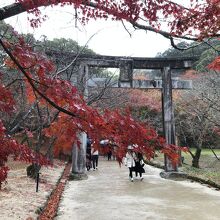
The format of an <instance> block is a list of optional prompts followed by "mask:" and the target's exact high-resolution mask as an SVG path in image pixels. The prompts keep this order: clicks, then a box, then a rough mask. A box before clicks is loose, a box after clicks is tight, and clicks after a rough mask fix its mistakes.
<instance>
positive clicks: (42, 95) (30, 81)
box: [0, 39, 79, 118]
mask: <svg viewBox="0 0 220 220" xmlns="http://www.w3.org/2000/svg"><path fill="white" fill-rule="evenodd" d="M0 44H1V46H2V47H3V49H4V50H5V52H6V53H7V54H8V56H9V57H10V58H11V59H12V61H13V62H14V63H15V64H16V66H17V67H18V68H19V70H20V71H21V72H22V73H23V74H24V76H25V77H26V78H27V80H28V82H29V83H30V85H31V87H32V88H33V89H34V90H35V91H36V92H37V93H38V94H39V95H40V96H41V97H42V98H44V99H45V100H46V101H47V102H48V103H49V104H50V105H51V106H53V107H54V108H56V109H57V110H59V111H61V112H63V113H65V114H67V115H70V116H73V117H78V118H79V116H77V115H75V114H74V113H73V112H70V111H68V110H66V109H64V108H62V107H60V106H59V105H57V104H56V103H54V102H53V101H52V100H51V99H49V98H48V97H47V96H46V95H44V94H43V93H42V92H41V91H40V90H38V88H37V87H36V86H35V85H34V83H33V80H32V78H31V77H30V76H29V75H28V74H27V73H26V71H25V70H24V68H23V67H22V66H21V65H20V63H19V62H18V61H17V59H16V58H15V57H14V56H13V54H12V53H11V52H10V51H9V50H8V48H7V47H6V46H5V44H4V43H3V41H2V40H1V39H0Z"/></svg>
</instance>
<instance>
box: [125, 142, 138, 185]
mask: <svg viewBox="0 0 220 220" xmlns="http://www.w3.org/2000/svg"><path fill="white" fill-rule="evenodd" d="M135 158H136V156H135V153H134V152H133V146H132V145H129V146H128V152H127V153H126V156H125V161H124V163H125V166H127V167H128V168H129V178H130V180H131V182H133V181H134V179H133V174H132V172H133V171H135Z"/></svg>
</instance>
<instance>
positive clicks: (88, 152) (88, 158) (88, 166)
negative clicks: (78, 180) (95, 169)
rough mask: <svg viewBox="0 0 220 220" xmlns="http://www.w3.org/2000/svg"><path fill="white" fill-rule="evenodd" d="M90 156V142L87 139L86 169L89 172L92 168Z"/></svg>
mask: <svg viewBox="0 0 220 220" xmlns="http://www.w3.org/2000/svg"><path fill="white" fill-rule="evenodd" d="M91 159H92V155H91V140H90V139H89V138H87V145H86V169H87V171H89V170H90V169H91V167H92V162H91Z"/></svg>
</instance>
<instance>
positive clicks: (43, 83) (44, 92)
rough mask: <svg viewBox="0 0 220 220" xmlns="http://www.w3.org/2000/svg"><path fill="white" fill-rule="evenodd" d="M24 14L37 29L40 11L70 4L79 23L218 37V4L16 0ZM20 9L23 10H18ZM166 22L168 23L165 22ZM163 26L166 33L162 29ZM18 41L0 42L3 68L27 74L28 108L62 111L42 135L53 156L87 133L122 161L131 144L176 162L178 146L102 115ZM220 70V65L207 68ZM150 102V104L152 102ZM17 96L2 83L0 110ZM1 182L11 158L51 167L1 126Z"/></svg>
mask: <svg viewBox="0 0 220 220" xmlns="http://www.w3.org/2000/svg"><path fill="white" fill-rule="evenodd" d="M16 2H17V3H18V4H20V5H21V6H22V10H23V11H27V12H29V13H32V14H33V15H34V16H35V17H34V18H31V17H29V20H30V22H31V25H32V26H33V27H37V26H38V25H40V24H41V23H42V22H43V21H44V20H45V19H46V16H45V15H42V14H41V11H40V7H41V6H54V5H61V6H64V5H72V6H73V7H74V9H75V11H76V13H77V17H78V19H80V20H81V21H82V22H83V23H86V22H88V21H89V20H90V19H98V18H103V19H108V18H110V19H113V20H120V21H121V20H126V21H128V22H130V23H131V24H132V25H133V26H134V27H135V28H139V29H145V30H150V31H153V32H157V33H160V34H161V35H163V36H164V37H166V38H169V39H172V38H173V37H182V38H184V39H195V40H201V39H203V38H204V37H211V36H214V35H217V33H218V31H219V12H220V6H219V5H220V1H219V0H206V1H201V2H200V1H197V0H191V1H189V2H188V5H187V6H186V7H185V6H183V5H180V4H177V3H175V2H172V1H167V0H166V1H163V0H155V1H153V0H147V1H138V0H119V1H104V0H99V1H94V2H93V1H85V0H53V1H47V0H36V1H35V0H34V1H30V0H16ZM20 9H21V8H20ZM18 13H19V11H18ZM162 21H165V22H166V23H165V25H164V23H162ZM163 26H165V27H166V28H167V31H163V30H162V28H161V27H163ZM14 35H15V37H16V39H17V40H16V41H13V43H12V42H9V41H6V40H0V43H1V46H2V47H3V49H4V50H5V52H6V53H7V55H8V57H7V58H6V59H5V65H6V66H7V67H8V68H12V69H15V70H16V71H19V72H21V73H22V74H23V81H24V82H25V85H26V86H25V91H26V95H27V100H28V101H29V103H32V102H34V101H35V100H37V101H38V102H39V104H40V106H41V107H44V106H49V108H50V110H51V111H54V112H56V113H57V112H59V113H58V117H57V119H56V120H55V121H53V122H52V124H51V126H50V127H49V128H47V129H45V130H44V134H45V135H46V136H48V137H50V138H54V139H55V148H54V149H55V153H59V152H60V151H63V150H64V151H69V150H70V148H71V146H72V143H73V142H74V141H76V140H77V132H79V131H85V132H86V133H88V134H89V135H90V136H91V138H92V139H93V140H94V142H95V145H98V143H99V141H100V139H103V138H108V139H111V140H112V141H113V142H114V143H115V144H116V145H117V146H118V150H117V157H118V160H119V161H121V159H122V157H123V156H124V154H125V151H126V149H127V146H128V144H135V145H136V146H137V148H136V150H137V151H140V152H142V153H143V154H145V155H146V157H147V158H151V157H152V156H153V155H154V151H155V149H156V148H157V149H160V150H161V151H162V152H164V153H166V154H167V155H168V157H170V158H171V159H173V160H174V161H177V159H178V155H177V153H176V151H177V150H178V149H179V148H178V147H177V146H172V145H167V144H166V143H165V141H164V139H163V138H160V137H159V136H158V135H157V133H156V132H155V130H154V129H152V128H151V127H150V126H146V125H144V124H141V123H138V122H136V121H134V120H133V119H132V117H131V115H130V113H129V112H126V111H124V112H119V111H118V110H115V111H113V112H111V111H109V110H106V111H105V112H102V114H101V113H100V112H99V111H98V110H97V109H94V108H92V107H90V106H88V105H87V104H86V102H85V100H84V99H83V97H82V96H81V95H80V94H79V93H78V91H77V89H76V88H75V87H74V86H72V85H71V83H70V82H68V81H64V80H62V79H60V78H59V77H58V76H57V75H56V73H55V69H56V68H55V65H54V63H53V62H51V61H50V60H49V59H48V58H47V57H46V56H45V55H44V54H41V53H39V52H36V51H35V50H34V49H33V48H32V47H31V46H30V45H28V44H27V43H26V42H25V41H24V39H23V38H22V37H21V36H19V35H18V34H17V33H16V32H14ZM209 67H210V68H212V69H217V70H219V60H218V59H217V60H216V61H214V63H212V64H210V66H209ZM150 101H151V100H148V102H150ZM15 110H16V109H15V101H14V99H13V95H12V94H11V92H10V91H9V89H6V88H5V87H4V85H3V84H2V83H1V84H0V111H1V112H6V113H10V112H11V111H15ZM0 141H1V149H0V183H1V182H2V181H4V180H5V179H6V177H7V171H8V168H7V167H6V166H5V163H6V161H7V158H8V156H9V155H14V157H15V158H16V159H20V160H25V161H29V162H33V163H40V164H47V161H46V160H44V159H43V158H42V157H41V156H39V155H36V154H34V153H33V152H32V151H31V150H30V149H29V148H27V147H26V146H24V145H21V144H19V143H18V142H16V141H15V140H13V139H12V138H11V137H9V136H8V135H7V131H6V129H5V127H4V125H3V123H2V122H0Z"/></svg>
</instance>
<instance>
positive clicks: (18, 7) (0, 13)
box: [0, 0, 198, 41]
mask: <svg viewBox="0 0 220 220" xmlns="http://www.w3.org/2000/svg"><path fill="white" fill-rule="evenodd" d="M57 3H59V1H57ZM82 4H84V5H85V6H88V7H92V8H99V7H98V4H97V3H95V2H91V1H86V0H85V1H84V2H82ZM48 5H50V1H48V3H47V4H46V5H42V6H48ZM39 7H40V6H39ZM29 10H30V9H29ZM101 10H102V11H105V12H107V13H108V11H109V10H108V8H107V7H106V8H105V7H102V8H101ZM26 11H27V9H25V8H24V7H23V6H22V4H21V3H14V4H11V5H8V6H5V7H3V8H1V9H0V20H4V19H6V18H9V17H12V16H15V15H18V14H21V13H23V12H26ZM112 15H113V16H114V14H113V13H112ZM120 20H121V21H122V20H123V19H120ZM126 21H127V22H130V23H131V24H132V25H133V26H134V27H136V28H139V29H142V30H147V31H151V32H154V33H158V34H160V35H162V36H163V37H165V38H168V39H170V38H172V37H175V38H179V39H185V40H193V41H196V40H198V38H190V37H186V36H178V35H174V34H171V33H169V32H166V31H162V30H157V29H155V28H153V27H151V26H146V25H142V24H139V23H137V22H135V21H131V20H129V21H128V20H126Z"/></svg>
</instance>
